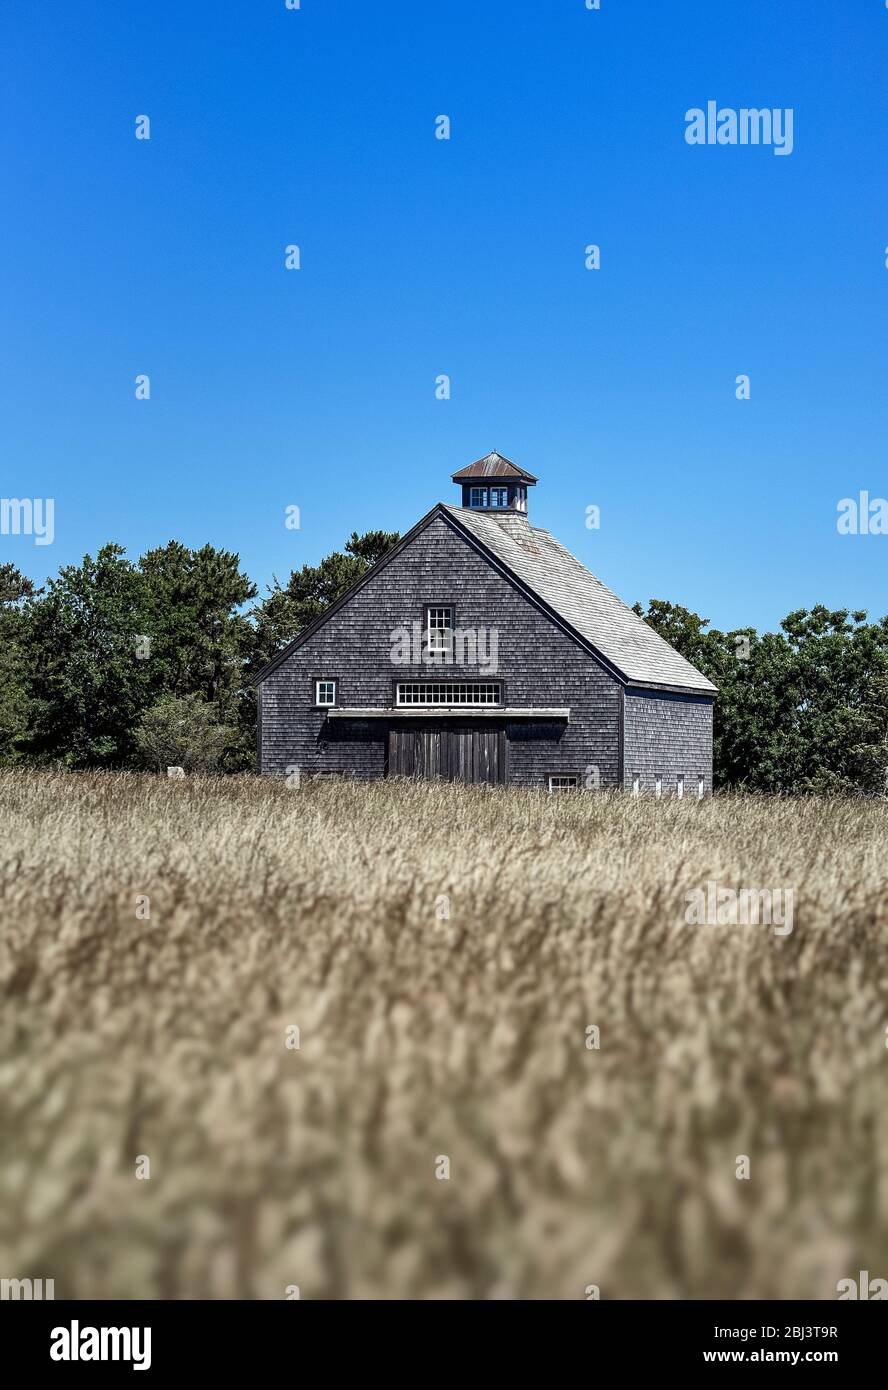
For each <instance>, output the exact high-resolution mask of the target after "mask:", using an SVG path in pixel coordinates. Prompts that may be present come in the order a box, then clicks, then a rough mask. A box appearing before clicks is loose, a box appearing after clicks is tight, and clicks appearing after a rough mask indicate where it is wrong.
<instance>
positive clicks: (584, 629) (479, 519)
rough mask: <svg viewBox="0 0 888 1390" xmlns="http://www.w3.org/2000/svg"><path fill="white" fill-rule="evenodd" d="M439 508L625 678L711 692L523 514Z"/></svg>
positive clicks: (690, 668)
mask: <svg viewBox="0 0 888 1390" xmlns="http://www.w3.org/2000/svg"><path fill="white" fill-rule="evenodd" d="M441 505H442V508H443V510H444V511H445V512H447V513H448V515H450V516H451V517H453V518H454V520H455V521H456V522H457V523H458V525H459V526H461V527H463V528H464V529H465V530H466V531H468V532H469V533H470V534H471V535H473V536H475V537H476V538H477V539H478V540H479V541H480V542H481V543H482V545H484V546H485V548H486V549H487V550H490V551H492V552H493V554H494V555H495V556H496V558H497V559H498V560H501V561H502V563H503V564H504V565H505V566H506V567H507V568H508V569H509V570H511V571H512V573H513V574H514V575H515V576H516V577H517V578H518V579H520V580H521V581H522V582H523V583H524V584H525V585H526V586H527V588H528V589H530V590H531V591H532V592H533V593H534V594H536V595H537V597H538V598H541V599H542V600H543V602H544V603H545V604H546V605H547V606H548V607H550V608H551V609H553V611H554V612H555V613H557V614H558V616H559V617H561V618H563V619H564V621H565V622H567V623H568V624H569V625H570V626H571V627H572V628H573V629H574V630H575V631H576V632H578V633H579V634H580V636H581V637H585V639H586V640H587V641H588V642H590V643H591V644H592V646H593V647H595V648H596V650H597V651H599V652H600V653H601V654H602V656H604V657H605V658H606V659H607V660H608V662H610V663H611V665H613V666H614V667H615V668H616V669H617V671H619V672H620V673H621V674H622V675H623V676H624V677H625V678H626V679H627V681H630V682H635V683H637V684H639V685H665V686H679V687H681V688H682V689H684V690H696V691H700V692H705V693H706V694H710V695H714V694H716V693H717V692H716V687H715V686H714V685H713V684H712V682H711V681H708V680H707V679H706V677H705V676H704V675H702V674H701V672H700V671H698V670H697V668H696V667H695V666H692V665H691V663H690V662H689V661H686V660H685V658H684V657H683V656H680V655H679V654H678V652H677V651H676V650H675V648H674V647H670V645H669V643H668V642H665V641H664V640H663V638H662V637H660V636H659V635H658V634H657V633H656V632H655V631H654V629H653V628H652V627H650V626H649V624H648V623H646V622H645V621H644V619H643V618H640V617H639V616H638V614H637V613H634V612H633V611H632V609H631V608H628V607H627V606H626V604H625V603H623V601H622V599H619V598H617V595H616V594H615V593H613V591H612V590H611V589H609V588H608V587H607V585H605V584H602V582H601V580H600V579H597V578H596V577H595V575H594V574H592V572H591V571H590V570H587V569H586V566H585V565H583V564H581V563H580V561H579V560H578V559H577V558H576V556H575V555H572V554H571V553H570V551H569V550H567V549H565V547H564V546H563V545H562V544H561V542H560V541H557V540H556V539H555V537H554V536H553V535H551V534H550V532H548V531H544V530H542V529H541V528H540V527H539V526H531V524H530V522H529V521H527V519H526V518H525V517H524V516H521V515H511V516H505V515H503V516H491V515H490V513H489V512H476V511H471V510H470V509H468V508H466V507H450V506H447V505H446V504H444V503H442V504H441Z"/></svg>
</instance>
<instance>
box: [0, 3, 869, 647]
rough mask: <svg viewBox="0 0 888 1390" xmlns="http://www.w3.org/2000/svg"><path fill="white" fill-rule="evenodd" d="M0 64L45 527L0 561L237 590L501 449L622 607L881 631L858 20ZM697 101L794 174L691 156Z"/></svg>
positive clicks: (18, 358)
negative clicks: (807, 613) (176, 554)
mask: <svg viewBox="0 0 888 1390" xmlns="http://www.w3.org/2000/svg"><path fill="white" fill-rule="evenodd" d="M0 44H2V53H3V57H2V59H0V62H2V82H0V144H2V166H3V170H4V190H3V191H4V198H3V213H2V217H0V279H2V304H3V323H4V331H3V333H2V339H0V343H2V347H0V352H2V363H0V447H2V460H3V468H2V480H0V492H2V495H3V496H4V497H21V496H40V497H53V498H54V499H55V541H54V543H53V545H52V546H43V547H40V546H36V545H35V544H34V541H33V539H32V538H30V537H14V536H0V558H2V559H4V560H6V559H10V560H13V561H14V562H15V563H16V564H18V565H20V566H21V568H23V569H24V570H25V571H26V573H28V574H30V575H32V576H34V577H35V578H37V579H39V580H41V581H42V580H43V579H44V578H45V576H46V575H47V574H48V573H52V572H54V571H55V570H56V569H57V568H58V566H59V565H61V564H65V563H68V562H71V561H75V560H78V559H79V558H80V557H81V556H82V555H83V553H84V552H85V551H90V552H95V550H96V549H97V547H98V546H100V545H101V544H102V543H104V542H105V541H108V540H116V541H119V542H120V543H121V544H123V545H125V546H126V547H127V550H128V552H129V553H130V554H131V555H132V556H133V557H135V556H137V555H138V554H139V553H140V552H141V551H143V550H145V549H147V548H149V547H150V546H154V545H158V544H162V543H164V542H165V541H167V540H169V539H171V538H176V539H179V540H181V541H184V542H185V543H187V544H189V545H195V546H196V545H201V544H203V543H204V542H206V541H210V542H212V543H213V544H215V545H218V546H224V547H227V548H230V549H234V550H237V551H238V552H239V553H240V555H241V557H242V560H243V563H244V566H245V568H246V569H247V570H248V572H249V573H250V574H251V576H252V577H253V578H254V579H255V580H256V581H257V582H258V583H259V584H260V585H261V586H264V584H265V582H266V581H268V580H269V579H270V578H271V575H272V573H273V572H275V573H277V574H278V575H279V576H280V578H281V579H282V580H285V579H286V577H287V576H288V574H289V572H290V570H291V569H292V568H298V567H299V566H300V565H301V564H302V563H304V562H306V561H308V562H314V561H316V560H317V559H318V558H319V557H320V556H321V555H323V554H325V553H327V552H328V551H329V550H331V549H334V548H337V547H339V546H341V544H342V542H343V541H344V539H345V537H346V536H347V535H348V533H349V532H350V531H351V530H353V529H357V530H359V531H361V530H365V529H370V528H375V527H383V528H386V529H393V530H394V529H398V530H402V531H403V530H406V529H407V528H409V527H410V526H411V525H412V524H413V523H414V522H415V521H416V520H418V518H419V517H420V516H421V515H423V514H424V513H425V512H426V511H427V510H428V509H429V507H430V506H431V505H432V504H433V503H434V502H436V501H438V500H444V501H456V500H457V493H456V489H455V488H454V487H453V485H452V484H451V483H450V480H449V475H450V473H451V472H453V471H454V470H456V469H457V468H460V467H462V466H464V465H465V464H466V463H469V462H471V460H473V459H475V458H477V457H478V456H479V455H481V454H483V453H486V452H488V450H490V449H491V448H497V449H498V450H499V451H500V452H502V453H504V454H506V455H508V456H509V457H510V458H512V459H514V460H515V461H516V462H518V463H520V464H522V465H524V466H525V467H526V468H529V469H530V470H531V471H532V472H534V473H536V474H537V475H538V476H539V477H540V485H539V487H537V488H536V489H535V491H534V492H532V494H531V520H533V521H535V522H536V523H537V524H540V525H543V526H546V527H548V528H549V529H551V530H553V531H554V532H555V534H556V535H558V537H559V538H560V539H561V540H562V541H563V542H564V543H565V544H566V545H568V546H569V547H570V548H571V549H572V550H573V551H574V552H575V553H576V554H577V555H578V556H579V557H580V559H582V560H583V562H584V563H586V564H587V565H588V566H589V567H590V568H591V569H592V570H593V571H595V573H597V574H598V575H600V577H601V578H602V579H604V581H605V582H606V583H608V584H609V585H610V586H611V587H612V588H614V589H616V591H617V592H618V593H619V594H620V595H621V597H623V598H624V599H626V600H627V601H628V602H633V601H634V600H635V599H638V598H640V599H643V600H646V599H647V598H649V597H651V596H656V597H662V598H668V599H671V600H672V601H674V602H678V603H683V604H686V605H687V606H689V607H691V608H693V609H695V610H697V611H698V612H701V613H703V614H705V615H707V616H709V617H710V618H711V619H712V621H713V623H714V624H716V625H718V626H721V627H724V628H731V627H737V626H741V625H745V624H747V623H751V624H754V625H755V626H757V627H773V626H775V625H776V623H777V622H778V621H779V619H780V618H781V617H782V616H783V615H784V614H785V613H787V612H789V611H790V610H792V609H794V608H797V607H805V606H810V605H811V604H813V603H817V602H821V603H827V604H829V605H831V606H837V607H838V606H843V607H852V608H853V607H862V608H866V609H868V610H869V611H870V613H871V615H872V616H881V615H882V614H884V613H886V612H888V565H886V560H888V536H878V535H875V536H874V535H869V536H841V535H839V534H838V532H837V530H836V516H837V511H836V507H837V503H838V501H839V499H841V498H843V497H846V496H849V495H850V496H855V495H856V494H857V493H858V491H859V490H860V489H867V490H868V491H869V492H870V493H871V494H872V495H873V496H883V497H884V496H886V495H888V471H886V439H888V429H886V427H888V391H886V386H888V269H886V266H885V260H886V252H885V247H886V246H888V180H886V173H888V158H886V155H888V128H886V116H888V83H886V73H888V9H886V8H885V6H884V4H883V3H882V0H842V3H841V4H838V3H833V2H832V0H804V2H803V0H783V2H782V3H781V4H779V5H776V4H774V3H773V0H748V2H747V3H744V4H743V5H737V4H732V3H727V0H724V2H722V0H690V3H674V4H672V3H664V0H601V8H600V10H598V11H587V10H586V8H585V3H584V0H545V3H543V0H539V3H532V0H485V3H480V0H447V3H443V2H442V3H420V0H412V3H411V2H410V0H387V2H386V3H383V0H373V2H372V3H370V0H302V6H301V9H299V10H298V11H291V10H287V9H286V7H285V3H284V0H242V2H241V0H200V3H198V2H197V0H102V3H99V2H98V0H78V3H77V4H76V5H72V4H69V3H65V0H47V3H41V4H35V3H34V0H4V4H3V6H2V9H0ZM708 100H715V101H717V102H718V103H719V105H720V106H723V107H734V108H740V107H765V106H767V107H771V108H788V107H791V108H792V109H793V112H794V148H793V151H792V154H791V155H789V156H783V157H779V156H776V155H775V154H774V151H773V149H772V148H768V147H765V146H758V147H752V146H746V147H741V146H718V145H715V146H702V147H695V146H690V145H688V144H687V143H686V142H685V139H684V133H685V112H686V110H688V109H689V108H691V107H697V106H699V107H704V106H705V104H706V102H707V101H708ZM143 114H147V115H148V116H150V119H151V139H150V141H139V140H136V139H135V135H134V130H135V119H136V117H137V116H138V115H143ZM441 114H446V115H448V116H449V117H450V119H451V122H452V134H451V139H450V140H449V141H442V140H437V139H435V118H436V117H437V116H438V115H441ZM291 243H296V244H298V245H299V246H300V248H301V256H302V268H301V269H300V270H298V271H287V270H286V269H285V266H284V250H285V247H286V246H287V245H288V244H291ZM589 243H596V244H598V245H599V246H600V247H601V261H602V263H601V269H600V270H598V271H589V270H587V269H586V268H585V263H584V251H585V247H586V245H587V244H589ZM141 373H147V374H149V375H150V379H151V399H150V401H138V400H136V398H135V394H134V392H135V378H136V376H137V375H139V374H141ZM442 373H446V374H447V375H449V377H450V378H451V383H452V395H451V399H450V400H446V401H441V400H436V398H435V379H436V377H437V376H438V375H439V374H442ZM740 373H745V374H748V375H749V377H750V391H751V395H750V399H749V400H748V401H738V400H737V399H736V397H735V389H736V387H735V378H736V377H737V375H738V374H740ZM590 504H595V505H597V506H599V507H600V508H601V527H600V529H599V530H597V531H595V530H588V529H587V528H586V526H585V518H586V508H587V506H589V505H590ZM288 505H296V506H298V507H299V508H300V511H301V519H302V526H301V529H300V530H298V531H294V530H288V529H287V528H286V527H285V525H284V517H285V508H286V507H287V506H288Z"/></svg>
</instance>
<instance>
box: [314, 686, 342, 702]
mask: <svg viewBox="0 0 888 1390" xmlns="http://www.w3.org/2000/svg"><path fill="white" fill-rule="evenodd" d="M336 684H337V682H336V681H335V680H333V681H315V704H316V705H323V706H325V707H329V706H331V705H335V704H336Z"/></svg>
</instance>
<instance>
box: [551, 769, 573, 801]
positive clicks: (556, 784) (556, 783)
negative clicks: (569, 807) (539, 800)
mask: <svg viewBox="0 0 888 1390" xmlns="http://www.w3.org/2000/svg"><path fill="white" fill-rule="evenodd" d="M579 785H580V779H579V777H577V776H575V775H574V774H573V773H563V772H559V773H553V774H552V776H550V778H549V794H550V795H551V794H553V793H554V792H572V791H576V789H577V787H578V786H579Z"/></svg>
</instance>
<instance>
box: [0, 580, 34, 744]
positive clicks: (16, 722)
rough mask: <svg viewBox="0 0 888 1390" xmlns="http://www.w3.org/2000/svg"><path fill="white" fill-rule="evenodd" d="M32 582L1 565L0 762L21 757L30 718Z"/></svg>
mask: <svg viewBox="0 0 888 1390" xmlns="http://www.w3.org/2000/svg"><path fill="white" fill-rule="evenodd" d="M35 593H36V590H35V588H34V585H33V584H32V582H31V580H30V579H28V578H26V577H25V575H23V574H22V572H21V570H18V569H16V567H15V565H10V564H3V565H0V763H9V762H15V761H17V760H18V759H19V758H21V757H22V751H23V745H24V742H25V740H26V737H27V732H28V723H29V718H30V701H29V697H28V682H27V678H26V673H25V666H26V662H27V646H26V643H25V641H24V637H25V630H26V624H27V614H26V610H25V603H26V601H27V600H29V599H32V598H33V597H34V596H35Z"/></svg>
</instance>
